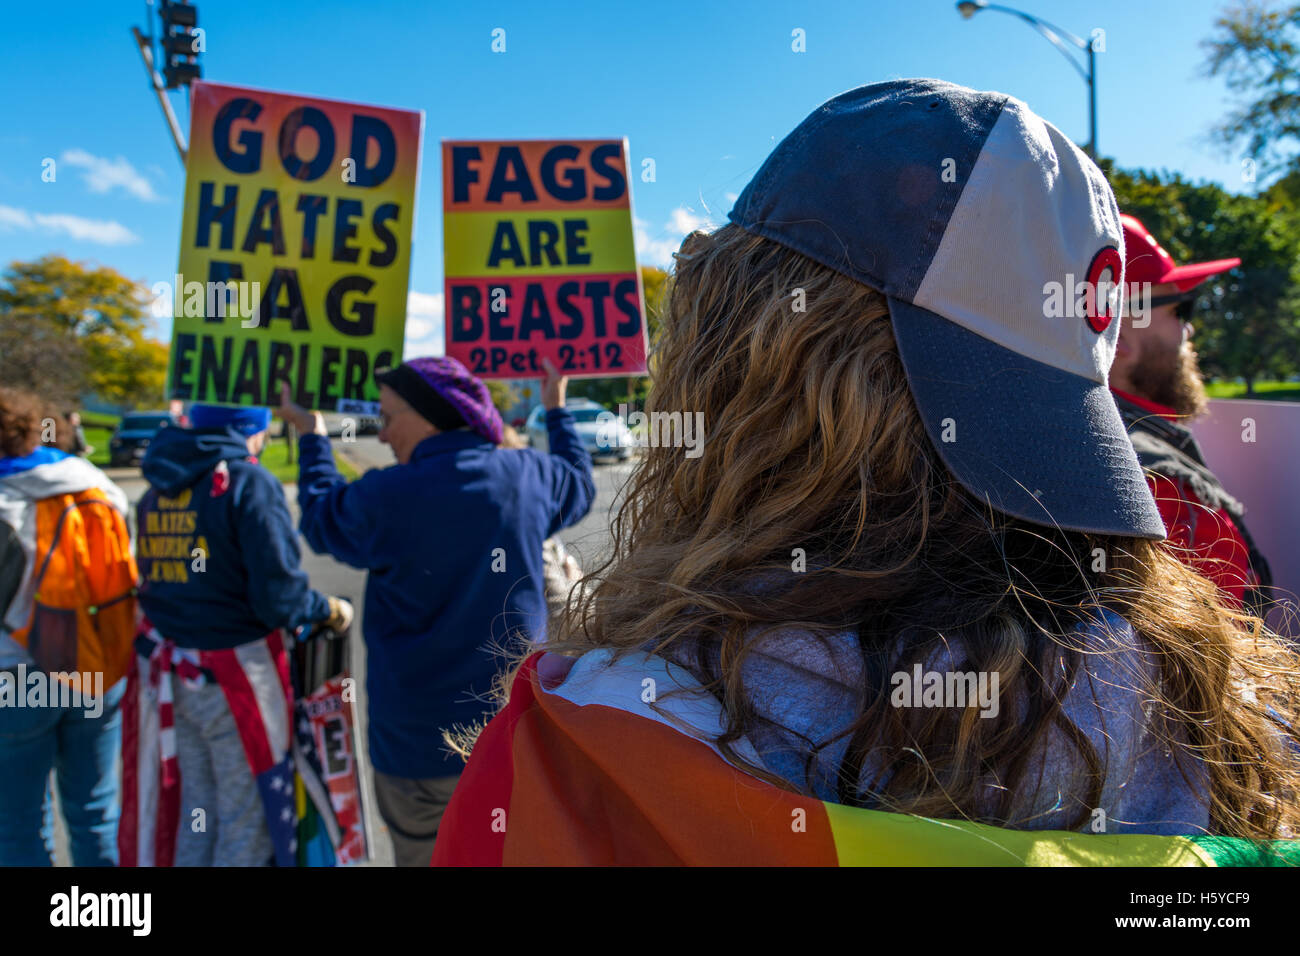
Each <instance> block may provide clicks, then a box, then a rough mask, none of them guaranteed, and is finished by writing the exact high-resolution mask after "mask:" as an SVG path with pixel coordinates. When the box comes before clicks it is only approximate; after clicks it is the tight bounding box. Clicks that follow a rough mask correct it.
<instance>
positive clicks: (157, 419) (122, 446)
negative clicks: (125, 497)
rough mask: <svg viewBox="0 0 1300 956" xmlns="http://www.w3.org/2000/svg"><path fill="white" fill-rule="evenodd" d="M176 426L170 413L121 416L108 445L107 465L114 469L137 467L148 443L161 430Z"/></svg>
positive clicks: (140, 413) (134, 413)
mask: <svg viewBox="0 0 1300 956" xmlns="http://www.w3.org/2000/svg"><path fill="white" fill-rule="evenodd" d="M175 424H176V420H175V419H174V418H172V416H171V413H170V412H132V413H131V414H130V415H123V416H122V420H121V421H120V422H118V425H117V428H116V430H114V432H113V437H112V438H111V439H110V440H109V443H108V457H109V464H111V465H112V466H113V467H114V468H118V467H121V466H123V465H138V464H139V463H140V459H142V458H143V457H144V453H145V452H146V451H148V450H149V442H151V441H152V440H153V436H154V435H157V434H158V432H159V431H160V430H161V429H164V428H169V427H171V426H172V425H175Z"/></svg>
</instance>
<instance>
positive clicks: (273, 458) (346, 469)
mask: <svg viewBox="0 0 1300 956" xmlns="http://www.w3.org/2000/svg"><path fill="white" fill-rule="evenodd" d="M257 460H258V461H260V462H261V463H262V465H263V466H264V467H266V468H269V469H270V470H271V474H273V475H275V477H277V478H279V479H280V481H282V482H284V481H297V480H298V449H296V448H295V449H294V455H293V464H289V449H288V448H287V447H286V446H285V444H284V441H283V440H280V441H277V440H276V439H274V438H270V439H267V442H266V447H265V448H263V449H262V454H260V455H258V456H257ZM334 464H335V465H337V466H338V469H339V474H341V475H342V476H343V477H344V478H346V479H347V480H348V481H352V480H353V479H355V478H356V477H357V470H356V469H355V468H353V467H352V466H351V465H350V464H348V462H347V459H345V458H343V457H342V456H340V455H339V454H338V453H337V452H336V453H335V454H334Z"/></svg>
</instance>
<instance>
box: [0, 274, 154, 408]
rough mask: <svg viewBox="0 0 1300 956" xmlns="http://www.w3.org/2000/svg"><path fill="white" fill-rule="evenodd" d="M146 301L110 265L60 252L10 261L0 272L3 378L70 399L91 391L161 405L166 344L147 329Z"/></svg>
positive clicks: (55, 397)
mask: <svg viewBox="0 0 1300 956" xmlns="http://www.w3.org/2000/svg"><path fill="white" fill-rule="evenodd" d="M147 303H148V296H147V294H146V293H145V292H144V290H143V289H142V288H141V286H140V285H138V284H137V283H135V282H133V281H131V280H130V279H128V278H126V277H125V276H123V275H122V274H121V273H119V272H117V271H116V270H114V269H110V268H108V267H106V266H101V267H97V268H96V267H92V266H89V265H86V264H83V263H79V262H72V261H70V260H68V259H66V258H64V257H63V256H56V255H50V256H45V257H43V258H41V259H37V260H35V261H34V262H14V263H11V264H10V266H9V268H8V269H7V270H5V272H4V273H3V275H0V346H3V347H0V379H2V380H4V381H6V382H13V383H16V384H21V385H24V386H26V387H29V388H31V389H33V390H35V391H38V392H40V393H41V394H44V395H46V396H47V397H49V398H50V399H52V400H54V401H58V402H61V403H65V404H67V403H74V404H75V402H76V400H77V399H78V398H80V397H81V396H82V395H83V394H85V393H87V392H90V393H94V394H96V395H98V396H99V397H100V398H102V399H104V400H106V401H109V402H115V403H120V404H124V405H128V406H137V405H142V404H147V405H157V404H159V403H160V402H161V401H162V392H163V379H164V377H165V375H166V369H167V347H166V346H165V345H163V344H162V343H160V342H155V341H152V340H150V339H149V338H148V337H147V335H146V333H147V329H148V316H147V312H146V306H147Z"/></svg>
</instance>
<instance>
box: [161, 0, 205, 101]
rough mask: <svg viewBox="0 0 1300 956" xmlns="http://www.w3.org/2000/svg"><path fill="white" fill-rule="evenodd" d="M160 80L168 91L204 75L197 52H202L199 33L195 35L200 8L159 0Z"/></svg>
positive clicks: (200, 32) (200, 33)
mask: <svg viewBox="0 0 1300 956" xmlns="http://www.w3.org/2000/svg"><path fill="white" fill-rule="evenodd" d="M159 13H160V15H161V17H162V27H163V29H162V48H163V62H164V64H165V66H164V67H163V78H164V79H166V81H167V89H169V90H174V89H176V88H177V87H179V86H185V85H187V84H189V83H190V82H191V81H192V80H197V79H199V78H200V77H201V76H202V75H203V71H202V70H201V69H200V68H199V53H200V52H202V50H203V42H202V31H199V32H198V33H196V32H195V30H194V28H195V27H196V26H197V25H198V22H199V8H198V7H196V6H194V5H193V4H190V3H186V2H177V0H162V7H161V9H160V11H159Z"/></svg>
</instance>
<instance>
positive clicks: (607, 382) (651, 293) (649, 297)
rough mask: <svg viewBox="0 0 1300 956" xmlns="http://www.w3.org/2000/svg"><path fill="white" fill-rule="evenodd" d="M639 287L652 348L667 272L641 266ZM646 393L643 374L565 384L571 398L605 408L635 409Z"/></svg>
mask: <svg viewBox="0 0 1300 956" xmlns="http://www.w3.org/2000/svg"><path fill="white" fill-rule="evenodd" d="M641 288H642V290H643V291H644V292H645V322H646V336H647V338H648V339H649V340H650V347H651V348H652V349H653V348H654V343H655V340H656V339H657V338H658V335H659V325H660V316H661V315H662V314H663V308H664V306H665V305H666V304H667V299H666V298H665V297H666V295H667V291H668V273H667V272H665V271H664V270H663V269H658V268H656V267H654V266H641ZM649 390H650V379H649V377H647V376H645V375H633V376H620V377H618V378H579V379H574V380H573V381H572V382H570V383H569V394H570V395H572V396H574V397H575V398H578V397H581V398H590V399H592V400H593V401H597V402H600V404H602V405H604V406H605V407H606V408H616V407H617V406H618V405H620V404H623V405H629V406H634V407H637V408H640V407H642V406H643V405H644V404H645V397H646V393H647V392H649Z"/></svg>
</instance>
